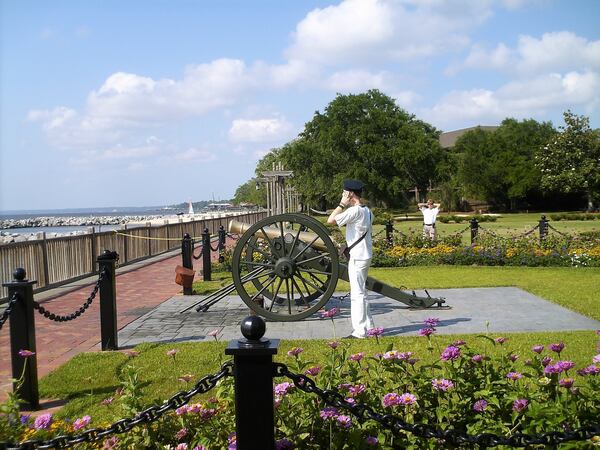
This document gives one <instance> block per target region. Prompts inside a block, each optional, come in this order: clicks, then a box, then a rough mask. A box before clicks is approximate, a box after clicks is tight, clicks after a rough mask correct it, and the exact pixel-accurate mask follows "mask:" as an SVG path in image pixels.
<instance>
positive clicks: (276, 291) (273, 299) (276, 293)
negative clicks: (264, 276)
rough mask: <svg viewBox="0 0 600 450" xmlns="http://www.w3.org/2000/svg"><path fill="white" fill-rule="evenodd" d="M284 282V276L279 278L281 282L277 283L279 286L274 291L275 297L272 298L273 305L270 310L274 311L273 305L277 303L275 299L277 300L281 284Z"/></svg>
mask: <svg viewBox="0 0 600 450" xmlns="http://www.w3.org/2000/svg"><path fill="white" fill-rule="evenodd" d="M282 283H283V278H280V279H279V284H278V285H277V288H276V289H275V292H273V298H272V299H271V306H269V311H271V312H272V311H273V305H275V300H277V295H278V294H279V289H280V288H281V284H282Z"/></svg>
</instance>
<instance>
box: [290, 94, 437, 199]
mask: <svg viewBox="0 0 600 450" xmlns="http://www.w3.org/2000/svg"><path fill="white" fill-rule="evenodd" d="M438 139H439V132H438V131H436V129H435V128H434V127H433V126H431V125H429V124H427V123H425V122H422V121H420V120H418V119H416V118H415V116H414V115H411V114H409V113H407V112H406V111H404V110H403V109H401V108H400V107H398V106H397V105H396V103H395V102H394V100H393V99H392V98H390V97H388V96H387V95H384V94H383V93H381V92H379V91H377V90H370V91H368V92H366V93H362V94H357V95H340V94H338V95H337V96H336V98H335V99H334V100H333V101H332V102H331V103H329V105H327V107H326V108H325V110H324V111H323V112H322V113H321V112H318V111H317V112H315V114H314V116H313V118H312V120H311V121H310V122H308V123H307V124H306V126H305V128H304V130H303V131H302V133H300V135H299V137H298V139H296V140H294V141H292V142H290V143H288V144H287V145H285V146H284V147H283V148H282V149H281V153H280V157H281V159H282V160H283V162H284V164H285V167H286V169H291V170H293V171H294V184H295V185H296V187H297V188H298V190H299V191H300V192H301V193H302V194H303V196H304V197H305V200H306V201H308V202H310V203H312V204H318V205H324V204H329V205H331V204H332V203H334V202H336V201H338V200H339V198H338V197H339V195H340V190H341V183H342V180H343V179H344V178H357V179H360V180H362V181H363V182H365V184H366V185H367V191H368V196H369V197H370V198H371V199H372V200H373V201H375V202H377V203H381V204H383V205H384V206H397V205H403V204H406V202H407V198H408V189H410V188H413V187H415V186H417V187H418V188H419V189H420V190H422V189H426V188H427V187H428V186H429V184H430V182H435V177H436V175H435V174H436V172H435V167H436V163H437V162H438V161H439V160H440V159H441V148H440V145H439V140H438Z"/></svg>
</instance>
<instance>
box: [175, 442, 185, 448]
mask: <svg viewBox="0 0 600 450" xmlns="http://www.w3.org/2000/svg"><path fill="white" fill-rule="evenodd" d="M175 450H187V444H186V443H185V442H184V443H181V444H178V445H177V447H175Z"/></svg>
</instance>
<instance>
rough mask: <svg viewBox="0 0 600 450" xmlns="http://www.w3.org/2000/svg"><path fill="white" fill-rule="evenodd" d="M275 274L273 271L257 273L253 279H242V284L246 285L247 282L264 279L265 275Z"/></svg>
mask: <svg viewBox="0 0 600 450" xmlns="http://www.w3.org/2000/svg"><path fill="white" fill-rule="evenodd" d="M274 273H275V271H273V270H269V271H268V272H264V273H259V274H258V275H255V276H253V277H250V278H244V279H243V282H244V283H247V282H248V281H254V280H258V279H259V278H260V277H265V276H267V275H273V274H274Z"/></svg>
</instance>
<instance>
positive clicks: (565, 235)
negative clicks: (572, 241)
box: [538, 222, 571, 237]
mask: <svg viewBox="0 0 600 450" xmlns="http://www.w3.org/2000/svg"><path fill="white" fill-rule="evenodd" d="M546 225H547V226H548V228H550V229H551V230H553V231H555V232H556V233H558V234H560V235H561V236H564V237H571V236H569V235H568V234H566V233H563V232H562V231H559V230H557V229H556V228H554V227H553V226H552V225H550V223H548V222H546ZM538 226H539V225H538Z"/></svg>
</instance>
